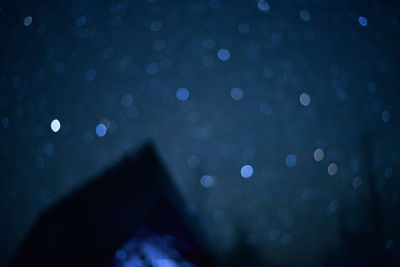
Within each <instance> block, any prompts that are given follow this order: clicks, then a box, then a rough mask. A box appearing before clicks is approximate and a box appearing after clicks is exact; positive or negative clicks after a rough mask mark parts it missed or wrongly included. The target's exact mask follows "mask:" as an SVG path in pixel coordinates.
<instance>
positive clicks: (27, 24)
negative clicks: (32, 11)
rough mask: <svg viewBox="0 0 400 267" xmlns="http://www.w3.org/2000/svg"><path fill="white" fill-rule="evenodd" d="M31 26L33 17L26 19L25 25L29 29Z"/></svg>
mask: <svg viewBox="0 0 400 267" xmlns="http://www.w3.org/2000/svg"><path fill="white" fill-rule="evenodd" d="M31 24H32V17H31V16H27V17H25V18H24V25H25V26H27V27H28V26H29V25H31Z"/></svg>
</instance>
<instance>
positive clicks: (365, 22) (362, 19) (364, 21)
mask: <svg viewBox="0 0 400 267" xmlns="http://www.w3.org/2000/svg"><path fill="white" fill-rule="evenodd" d="M358 22H359V23H360V25H361V26H363V27H366V26H367V25H368V20H367V18H366V17H363V16H361V17H359V18H358Z"/></svg>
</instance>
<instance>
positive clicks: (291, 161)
mask: <svg viewBox="0 0 400 267" xmlns="http://www.w3.org/2000/svg"><path fill="white" fill-rule="evenodd" d="M296 163H297V158H296V155H294V154H289V155H287V157H286V160H285V164H286V166H288V167H289V168H292V167H294V166H295V165H296Z"/></svg>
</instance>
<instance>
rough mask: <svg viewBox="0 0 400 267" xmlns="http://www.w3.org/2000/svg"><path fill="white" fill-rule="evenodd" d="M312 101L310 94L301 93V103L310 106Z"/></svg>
mask: <svg viewBox="0 0 400 267" xmlns="http://www.w3.org/2000/svg"><path fill="white" fill-rule="evenodd" d="M310 102H311V98H310V96H309V95H308V94H306V93H302V94H301V95H300V103H301V104H302V105H303V106H308V105H310Z"/></svg>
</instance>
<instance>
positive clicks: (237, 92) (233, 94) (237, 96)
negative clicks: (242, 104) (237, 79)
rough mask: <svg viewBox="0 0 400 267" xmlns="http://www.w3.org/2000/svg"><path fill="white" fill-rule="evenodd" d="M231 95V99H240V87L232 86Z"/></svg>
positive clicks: (241, 96) (241, 93)
mask: <svg viewBox="0 0 400 267" xmlns="http://www.w3.org/2000/svg"><path fill="white" fill-rule="evenodd" d="M231 97H232V99H233V100H236V101H240V100H242V98H243V91H242V89H240V88H233V89H232V90H231Z"/></svg>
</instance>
